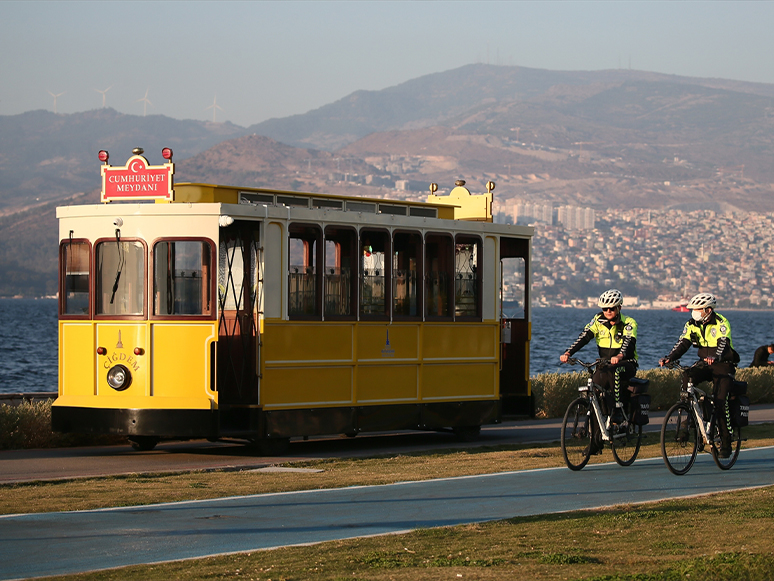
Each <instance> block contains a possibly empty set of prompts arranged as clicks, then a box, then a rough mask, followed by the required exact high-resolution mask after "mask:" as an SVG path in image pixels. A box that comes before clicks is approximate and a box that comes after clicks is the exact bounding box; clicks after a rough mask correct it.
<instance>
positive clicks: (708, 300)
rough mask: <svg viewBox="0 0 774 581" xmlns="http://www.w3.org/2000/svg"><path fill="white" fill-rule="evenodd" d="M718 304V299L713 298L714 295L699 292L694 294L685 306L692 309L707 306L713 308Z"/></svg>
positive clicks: (706, 307)
mask: <svg viewBox="0 0 774 581" xmlns="http://www.w3.org/2000/svg"><path fill="white" fill-rule="evenodd" d="M717 306H718V301H717V299H716V298H715V295H711V294H709V293H699V294H697V295H696V296H694V297H693V298H692V299H691V300H690V302H689V303H688V305H687V307H688V308H689V309H690V310H694V309H708V308H713V309H714V308H715V307H717Z"/></svg>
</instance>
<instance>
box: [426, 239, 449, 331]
mask: <svg viewBox="0 0 774 581" xmlns="http://www.w3.org/2000/svg"><path fill="white" fill-rule="evenodd" d="M436 245H438V252H434V253H433V255H432V256H431V249H432V248H433V247H434V246H436ZM436 258H438V259H441V258H445V261H446V263H445V264H439V269H438V270H435V271H430V270H429V268H430V267H431V266H432V261H433V260H435V259H436ZM431 272H438V273H439V274H440V273H443V274H445V275H446V284H445V287H446V297H447V298H446V304H445V306H444V308H443V309H438V308H436V309H434V310H433V311H431V309H430V307H431V306H433V305H431V304H430V301H432V300H433V296H434V294H435V293H433V292H431V291H430V288H429V286H430V285H431V284H433V281H434V278H433V276H432V274H431ZM424 285H425V289H424V290H425V300H424V312H425V320H432V321H453V320H454V237H453V236H452V235H451V234H450V233H444V232H428V233H426V234H425V275H424ZM438 286H439V288H443V287H442V286H441V284H440V283H439V285H438ZM441 305H442V303H441ZM441 305H439V306H441ZM440 310H443V311H444V312H439V311H440Z"/></svg>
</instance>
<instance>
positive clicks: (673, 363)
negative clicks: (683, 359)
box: [664, 359, 707, 371]
mask: <svg viewBox="0 0 774 581" xmlns="http://www.w3.org/2000/svg"><path fill="white" fill-rule="evenodd" d="M706 364H707V363H706V362H705V361H704V360H703V359H699V360H698V361H695V362H694V363H693V364H692V365H683V364H681V363H680V360H679V359H676V360H674V361H667V362H666V363H664V367H666V368H667V369H680V370H682V371H688V370H689V369H693V368H694V367H697V366H699V365H706Z"/></svg>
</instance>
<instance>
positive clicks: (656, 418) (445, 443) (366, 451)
mask: <svg viewBox="0 0 774 581" xmlns="http://www.w3.org/2000/svg"><path fill="white" fill-rule="evenodd" d="M663 415H664V412H656V413H654V414H653V416H652V417H651V420H650V424H649V425H647V426H645V430H646V432H648V433H653V434H654V435H652V436H650V438H653V437H655V438H656V440H658V431H659V430H660V429H661V419H662V417H663ZM750 422H751V423H757V422H774V405H762V406H758V405H756V406H753V408H752V409H751V410H750ZM561 424H562V420H561V418H559V419H556V418H555V419H550V420H519V421H506V422H503V423H502V424H499V425H494V426H484V428H483V429H482V430H481V437H480V439H478V440H476V441H475V442H471V443H466V444H463V443H460V442H459V441H457V439H456V438H454V436H452V435H451V434H447V433H438V432H400V433H391V434H362V435H360V436H358V437H357V438H342V437H333V438H331V437H328V438H324V437H320V438H310V439H309V440H308V441H303V440H301V439H296V440H295V441H293V442H292V443H291V444H290V450H289V452H288V454H287V455H285V456H282V457H277V456H274V457H270V456H269V457H267V456H263V457H261V456H256V455H254V454H255V451H254V450H251V449H250V448H248V447H246V446H245V445H244V444H243V443H238V442H215V443H212V442H207V441H205V440H194V441H189V442H164V443H162V444H160V445H159V446H158V447H157V448H156V449H155V450H153V451H151V452H136V451H134V450H132V448H131V447H129V446H128V445H123V446H94V447H88V448H58V449H46V450H3V451H0V483H10V482H25V481H31V480H53V479H61V478H77V477H83V476H104V475H115V474H138V473H143V472H174V471H188V470H222V469H242V470H244V469H251V468H260V467H263V466H269V465H271V464H279V463H285V462H293V461H298V460H309V459H315V458H340V457H350V458H351V457H360V456H374V455H378V454H410V453H413V452H418V451H424V450H441V449H448V448H463V447H470V448H476V447H479V446H499V445H505V444H525V443H531V442H551V441H557V440H558V439H559V433H560V431H561Z"/></svg>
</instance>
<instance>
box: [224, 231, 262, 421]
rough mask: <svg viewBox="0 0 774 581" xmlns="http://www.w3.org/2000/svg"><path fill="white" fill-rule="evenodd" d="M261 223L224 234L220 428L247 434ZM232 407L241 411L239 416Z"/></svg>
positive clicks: (255, 382)
mask: <svg viewBox="0 0 774 581" xmlns="http://www.w3.org/2000/svg"><path fill="white" fill-rule="evenodd" d="M258 228H259V224H258V223H253V222H235V223H234V224H232V225H231V226H228V227H226V228H221V229H220V244H219V249H218V303H219V314H218V347H217V389H218V404H219V406H220V408H221V412H222V413H221V428H222V429H224V430H226V431H228V430H229V428H233V429H236V430H240V429H246V428H247V427H248V424H249V421H250V420H249V411H248V408H247V407H246V406H256V405H258V403H259V401H260V399H259V393H258V390H259V378H258V369H257V365H258V362H259V358H258V340H257V339H258V338H257V335H258V331H257V314H258V303H259V291H260V286H261V277H260V271H259V268H260V260H259V258H260V257H259V243H258ZM233 406H238V407H239V408H242V410H243V413H238V412H237V411H236V409H235V408H234V407H233Z"/></svg>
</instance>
